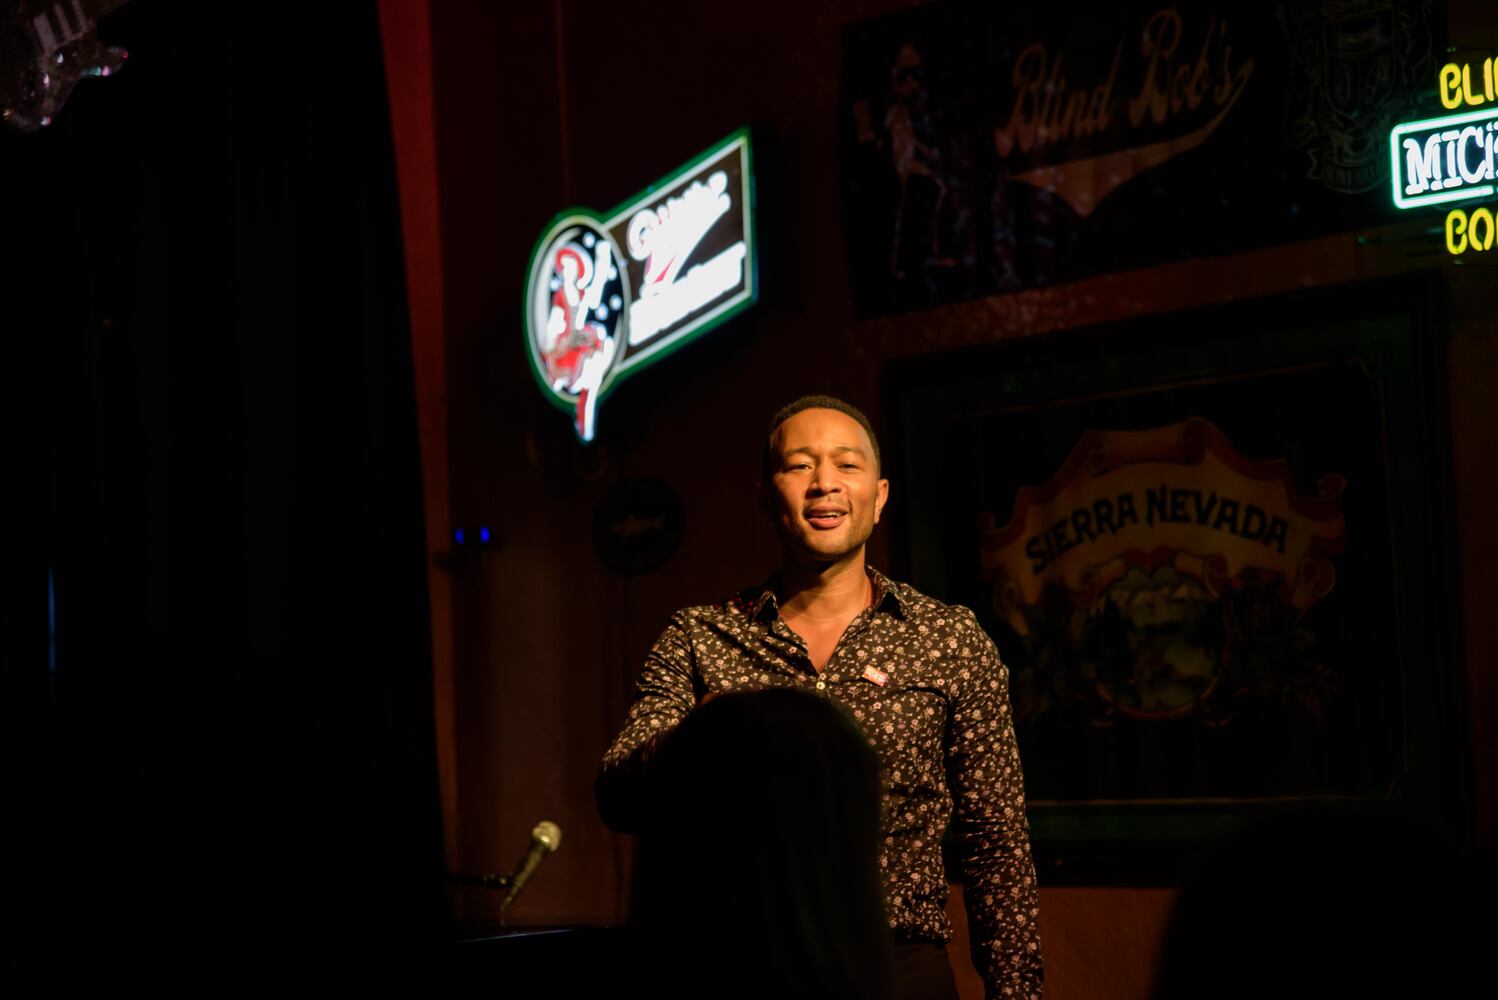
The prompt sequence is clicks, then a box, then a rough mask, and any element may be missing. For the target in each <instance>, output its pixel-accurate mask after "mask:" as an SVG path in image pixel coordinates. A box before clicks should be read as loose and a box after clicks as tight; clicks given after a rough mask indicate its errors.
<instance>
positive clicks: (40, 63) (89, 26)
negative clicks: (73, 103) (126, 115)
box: [0, 0, 127, 132]
mask: <svg viewBox="0 0 1498 1000" xmlns="http://www.w3.org/2000/svg"><path fill="white" fill-rule="evenodd" d="M125 3H126V0H11V3H9V4H7V6H8V7H9V8H10V10H11V11H12V13H11V14H10V15H9V17H7V18H6V19H5V20H4V22H3V23H0V121H3V122H4V123H5V124H7V125H9V126H11V127H12V128H17V129H20V130H21V131H22V132H34V131H36V130H37V129H39V128H43V127H45V126H47V125H50V124H51V123H52V119H54V118H56V117H57V112H58V111H59V110H60V109H61V108H62V106H63V103H64V102H65V101H67V99H68V96H69V95H70V94H72V92H73V87H74V86H75V85H76V84H77V83H78V81H79V80H82V79H84V78H85V77H90V76H109V75H111V74H113V73H118V72H119V71H120V68H121V67H122V66H124V65H125V59H126V57H127V54H126V52H125V50H124V49H121V48H115V47H113V46H110V45H105V44H104V43H103V42H102V41H101V40H100V39H99V34H98V32H97V31H95V26H96V25H97V23H98V21H99V18H101V17H103V16H104V15H106V14H108V13H110V12H111V11H113V10H115V9H116V8H118V7H121V6H123V5H124V4H125Z"/></svg>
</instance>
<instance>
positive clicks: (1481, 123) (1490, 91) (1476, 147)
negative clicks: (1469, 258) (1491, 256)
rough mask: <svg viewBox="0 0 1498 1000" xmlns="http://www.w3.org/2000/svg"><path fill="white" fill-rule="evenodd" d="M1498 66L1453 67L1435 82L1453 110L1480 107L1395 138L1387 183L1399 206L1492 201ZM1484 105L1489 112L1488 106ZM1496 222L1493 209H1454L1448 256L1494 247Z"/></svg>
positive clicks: (1496, 175) (1403, 129) (1497, 160)
mask: <svg viewBox="0 0 1498 1000" xmlns="http://www.w3.org/2000/svg"><path fill="white" fill-rule="evenodd" d="M1493 63H1494V61H1493V59H1491V58H1489V59H1486V60H1484V61H1483V63H1482V66H1481V69H1480V76H1479V77H1478V79H1477V81H1476V83H1475V84H1474V82H1473V75H1474V74H1473V67H1472V66H1471V65H1462V66H1458V65H1457V64H1456V63H1447V64H1446V65H1445V66H1442V67H1441V71H1440V73H1439V74H1438V75H1437V83H1438V87H1439V90H1440V95H1441V104H1442V105H1443V106H1444V107H1445V108H1446V109H1447V110H1452V111H1454V110H1456V109H1458V108H1482V110H1478V111H1463V112H1461V113H1460V114H1454V115H1445V116H1443V117H1440V118H1428V119H1425V120H1423V121H1416V122H1406V123H1405V124H1403V125H1396V126H1394V128H1393V130H1392V131H1390V133H1389V156H1390V171H1389V176H1390V179H1391V182H1392V184H1393V188H1394V190H1393V194H1394V205H1395V206H1396V207H1398V208H1422V207H1424V206H1427V205H1442V204H1448V203H1451V202H1457V201H1471V200H1475V199H1479V198H1488V197H1491V196H1492V195H1493V193H1494V192H1495V191H1498V102H1495V96H1498V95H1495V80H1494V65H1493ZM1484 105H1486V107H1483V106H1484ZM1494 222H1495V220H1494V216H1493V212H1492V210H1491V209H1489V208H1488V207H1487V206H1482V207H1480V208H1477V209H1476V210H1474V211H1472V212H1470V213H1469V212H1468V211H1467V210H1466V209H1462V208H1455V209H1452V210H1451V211H1449V212H1448V213H1447V215H1446V249H1447V250H1449V251H1450V252H1451V253H1452V254H1461V253H1465V252H1466V251H1467V250H1469V249H1470V250H1477V251H1481V250H1487V249H1490V248H1491V247H1492V246H1493V242H1494V236H1495V225H1494Z"/></svg>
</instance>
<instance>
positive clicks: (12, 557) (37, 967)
mask: <svg viewBox="0 0 1498 1000" xmlns="http://www.w3.org/2000/svg"><path fill="white" fill-rule="evenodd" d="M100 33H101V34H102V35H103V36H104V38H105V39H106V40H107V41H109V42H111V43H113V44H119V45H123V46H125V47H126V48H127V49H128V50H129V55H130V58H129V61H128V63H127V65H126V67H125V69H124V70H123V72H121V73H120V74H118V75H116V76H114V77H111V78H109V79H103V80H86V81H84V82H83V83H81V84H80V85H79V87H78V88H77V90H76V92H75V93H74V95H73V98H72V99H71V101H70V102H69V103H68V104H67V106H66V107H64V108H63V109H62V112H61V114H60V115H59V116H58V118H57V120H56V122H55V123H54V124H53V125H52V126H51V127H50V128H49V129H46V130H44V131H42V132H39V133H35V134H18V133H8V132H7V133H4V134H0V177H3V178H4V180H5V208H4V210H3V213H0V218H3V223H0V244H3V250H0V254H3V256H0V263H3V278H0V282H3V284H0V289H3V301H0V310H3V311H0V418H3V426H0V460H3V463H4V464H3V467H0V518H3V522H0V586H3V590H0V656H3V663H0V685H3V687H0V695H3V697H4V707H3V709H0V710H3V712H4V720H3V721H4V741H5V747H4V753H5V756H4V759H5V769H4V776H5V778H4V781H5V784H4V790H3V794H4V801H3V804H0V812H3V813H4V814H5V815H6V817H7V818H6V820H5V822H4V823H3V824H0V826H3V833H0V837H3V838H4V839H3V842H0V847H3V858H0V864H3V874H4V878H5V883H6V884H5V885H4V886H3V888H0V909H3V913H4V925H3V927H0V933H3V950H0V980H3V981H6V982H8V983H12V984H21V985H22V993H23V994H26V995H50V994H57V995H77V994H80V993H82V991H83V990H84V989H94V988H97V989H100V990H107V991H108V992H109V993H111V994H117V993H119V992H121V991H122V990H123V991H124V992H126V993H130V992H134V991H135V988H140V989H148V990H151V991H152V992H155V993H161V992H172V991H176V990H182V991H191V992H198V993H201V994H202V995H217V994H219V993H222V992H237V991H239V990H241V989H246V988H256V989H257V990H258V989H259V988H262V987H271V986H275V985H277V984H281V985H285V986H292V985H294V984H298V983H301V984H305V983H306V982H308V978H307V977H309V976H314V977H318V979H319V980H322V981H326V982H327V983H328V984H330V985H331V984H332V983H335V982H344V983H347V982H350V981H360V980H362V981H365V982H368V983H375V982H380V983H387V984H388V983H389V981H390V976H392V975H396V974H402V975H404V974H406V973H412V972H417V973H418V974H419V971H420V970H419V967H420V965H421V963H422V962H424V961H426V958H427V950H426V946H427V945H429V944H430V943H432V942H434V941H436V940H437V939H439V938H440V936H441V935H442V934H443V933H444V930H445V928H444V923H443V922H444V914H445V904H444V895H443V889H442V884H441V857H440V852H441V836H440V815H439V809H438V798H437V782H436V768H435V757H434V750H433V738H432V700H431V662H430V643H429V634H428V619H427V605H426V576H425V547H424V542H423V537H422V517H421V493H420V477H419V466H418V452H417V437H416V426H415V407H414V401H413V390H412V377H411V352H410V333H409V328H408V323H407V312H406V306H405V296H404V288H405V286H404V278H403V272H402V258H401V246H400V230H399V214H398V206H397V196H396V186H395V177H394V165H393V158H392V151H391V138H390V126H389V118H388V113H387V108H386V102H385V89H384V76H383V70H382V62H381V53H380V44H379V36H378V25H377V18H376V11H375V7H374V4H373V3H348V2H344V3H317V4H302V3H267V2H258V3H253V4H249V3H226V4H217V3H213V4H206V3H193V2H169V0H135V2H133V3H130V4H127V5H126V6H125V7H123V8H122V9H121V10H120V11H118V12H117V13H115V14H113V15H111V16H109V17H108V18H106V19H105V20H104V21H103V22H102V24H101V25H100ZM293 969H295V970H296V972H295V974H294V975H293V974H292V970H293ZM7 992H9V988H7ZM11 995H16V994H11Z"/></svg>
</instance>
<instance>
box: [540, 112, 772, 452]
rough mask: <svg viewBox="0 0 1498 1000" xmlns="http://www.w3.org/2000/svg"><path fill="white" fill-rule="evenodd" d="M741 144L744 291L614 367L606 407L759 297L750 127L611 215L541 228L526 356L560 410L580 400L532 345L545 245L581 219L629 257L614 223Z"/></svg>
mask: <svg viewBox="0 0 1498 1000" xmlns="http://www.w3.org/2000/svg"><path fill="white" fill-rule="evenodd" d="M740 144H742V146H743V161H744V166H743V171H742V173H741V176H740V178H739V181H740V184H741V191H740V196H741V197H742V198H743V201H742V205H743V207H742V208H741V209H740V211H741V212H744V213H745V214H746V221H745V224H744V259H745V267H746V269H747V273H748V281H747V282H746V283H745V289H744V291H742V292H740V293H739V294H738V295H736V296H734V297H733V298H730V299H728V300H727V301H725V302H721V303H719V304H718V305H717V306H716V307H714V309H713V310H712V311H711V312H708V313H705V314H703V315H701V316H698V317H696V318H695V319H693V320H691V321H689V322H688V323H686V324H685V325H683V326H682V327H680V328H678V329H676V330H674V331H672V332H671V333H670V334H669V335H668V336H666V337H664V338H662V339H661V340H660V342H659V343H653V344H650V345H647V346H646V347H644V348H642V349H641V350H640V352H639V353H638V354H637V355H636V356H635V357H634V358H630V359H626V360H624V361H621V362H619V363H618V364H616V365H615V366H614V367H613V368H611V369H609V373H608V375H606V376H604V379H603V381H602V382H601V383H599V386H598V395H597V399H596V401H595V403H594V405H595V407H601V406H602V405H603V400H604V397H605V396H606V395H607V394H608V392H609V390H610V389H612V388H613V386H614V385H615V384H616V383H618V382H621V381H623V380H624V379H625V378H627V377H628V376H629V375H632V374H634V373H636V372H640V371H644V370H645V369H646V368H648V367H650V366H651V365H653V364H655V363H657V362H658V361H661V360H663V359H664V358H667V357H669V356H670V355H672V354H674V353H675V352H676V351H678V350H680V349H681V348H683V347H685V346H686V345H687V344H688V343H689V342H690V341H693V340H695V339H697V338H698V337H700V336H702V335H703V334H705V333H707V332H708V331H709V330H712V329H713V328H714V327H718V326H721V325H722V324H724V323H726V322H728V321H729V320H730V319H733V318H734V317H735V316H737V315H738V314H739V313H741V312H743V311H744V310H746V309H748V308H749V307H750V306H752V305H754V304H755V303H756V302H758V301H759V257H758V255H757V254H756V253H755V249H756V247H755V244H756V242H757V236H758V233H757V232H756V222H757V218H756V217H757V215H758V212H757V205H756V204H755V187H754V145H753V142H752V141H751V139H750V129H749V127H748V126H747V125H746V126H744V127H742V128H739V129H737V130H735V131H733V132H731V133H729V134H728V135H727V136H726V137H724V138H723V139H722V140H720V141H719V142H717V143H714V144H713V145H712V146H711V147H709V148H708V149H707V150H706V151H705V152H703V153H700V154H699V155H697V156H696V157H694V158H693V159H691V160H689V161H688V162H687V163H686V164H684V165H682V166H680V167H677V168H676V169H675V170H672V171H671V172H670V173H668V174H665V175H664V176H662V177H660V178H659V179H658V180H656V181H655V182H653V183H651V184H648V185H646V186H645V187H644V188H642V189H641V190H640V191H638V192H636V193H635V194H633V195H631V196H630V197H629V198H626V199H625V200H624V201H622V202H620V203H619V204H618V205H616V206H615V207H614V209H613V210H612V212H611V214H610V216H609V217H608V218H607V219H605V218H604V217H603V216H602V215H600V214H599V213H597V212H594V211H592V210H591V209H587V208H581V207H574V208H568V209H564V210H563V211H561V212H559V213H557V214H556V215H555V216H553V217H552V219H551V221H550V222H548V223H547V224H546V226H545V228H544V229H542V230H541V236H540V238H538V239H537V240H536V242H535V243H534V244H532V246H531V253H530V258H529V260H528V261H527V263H526V268H525V291H524V294H522V295H521V297H520V310H521V314H522V316H521V328H522V329H523V330H524V332H525V359H526V363H527V365H528V366H529V367H530V370H531V376H532V378H534V379H535V382H536V385H537V386H538V387H539V388H540V389H541V394H542V395H543V396H545V397H546V399H547V401H548V402H550V403H551V404H552V405H553V406H555V407H556V408H557V409H559V410H562V411H563V412H568V413H573V414H575V413H576V412H577V404H576V402H575V401H574V400H571V399H568V398H567V397H565V396H561V395H558V394H557V393H556V392H554V391H553V390H552V388H551V386H550V385H549V384H547V382H546V377H545V375H544V374H543V373H542V371H541V369H540V366H539V365H537V363H536V357H535V351H534V350H532V347H531V345H532V344H533V343H534V342H535V330H534V328H533V327H532V325H531V311H532V310H531V290H532V289H533V288H534V287H535V283H536V277H537V276H536V261H537V258H538V257H539V256H540V253H541V250H542V248H543V247H545V246H547V245H549V244H550V242H551V241H552V240H553V239H555V238H556V235H557V234H558V233H559V232H561V231H562V230H564V229H566V228H567V227H568V226H574V225H578V224H579V223H591V224H593V225H596V226H598V227H599V228H600V229H602V230H603V232H604V234H605V235H606V236H608V239H609V242H610V243H611V244H613V248H614V250H615V251H616V252H618V254H619V259H620V260H623V259H624V253H623V251H622V250H620V248H619V245H618V244H617V243H615V242H614V238H613V236H612V235H609V230H611V229H613V227H614V226H616V225H617V224H618V223H619V222H620V221H622V220H623V219H625V218H626V217H628V216H630V215H632V214H634V213H635V212H637V211H639V210H640V208H641V207H643V206H644V205H646V204H649V203H650V202H651V201H654V200H655V199H656V198H657V197H659V194H658V192H660V191H661V190H662V189H666V188H671V187H674V186H676V185H677V184H680V183H681V181H682V180H683V179H684V178H685V177H687V176H690V175H691V174H692V173H694V172H696V171H697V170H699V169H700V168H701V167H702V166H703V165H704V164H706V163H709V162H711V161H713V160H715V159H718V158H720V157H722V156H724V155H725V154H727V153H729V152H731V151H733V149H734V148H735V147H736V146H738V145H740ZM624 293H625V300H626V301H625V306H624V309H625V316H626V319H627V317H628V315H629V309H630V307H631V306H632V305H633V304H634V303H633V300H632V295H631V292H630V288H629V286H628V284H627V283H626V285H625V288H624ZM627 348H628V337H627V336H626V338H625V343H624V344H622V345H621V346H620V350H625V349H627ZM579 440H581V439H579Z"/></svg>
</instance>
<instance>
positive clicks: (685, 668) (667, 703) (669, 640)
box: [593, 612, 697, 833]
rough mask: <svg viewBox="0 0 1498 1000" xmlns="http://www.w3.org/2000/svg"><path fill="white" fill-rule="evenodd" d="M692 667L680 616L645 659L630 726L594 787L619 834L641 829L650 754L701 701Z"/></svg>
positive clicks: (628, 718) (607, 818) (623, 731)
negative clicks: (698, 698) (697, 695)
mask: <svg viewBox="0 0 1498 1000" xmlns="http://www.w3.org/2000/svg"><path fill="white" fill-rule="evenodd" d="M692 663H693V661H692V642H691V637H690V635H689V634H688V631H687V620H686V616H685V613H684V612H678V613H677V614H675V615H673V616H672V618H671V623H670V624H669V625H668V626H667V627H666V630H665V631H664V632H662V633H661V636H660V638H659V639H657V640H656V641H655V645H654V646H652V647H651V648H650V652H649V653H648V654H647V655H646V657H645V669H644V670H642V671H641V672H640V680H639V683H638V685H637V686H636V689H635V700H634V703H633V704H632V705H630V707H629V714H628V716H626V717H625V720H624V728H623V729H621V730H620V731H619V735H618V736H616V737H615V738H614V742H613V745H611V746H610V747H609V749H608V752H607V753H605V754H604V755H603V763H602V764H601V765H600V767H599V769H598V778H597V780H596V781H595V782H594V784H593V796H594V799H595V800H596V801H597V803H598V814H599V815H600V816H601V817H602V818H603V821H604V823H605V824H606V825H607V826H608V827H609V829H611V830H613V831H615V832H616V833H634V832H636V831H637V830H639V828H640V819H641V817H642V816H643V815H644V810H645V809H646V808H647V806H646V800H647V798H648V795H649V789H648V785H647V781H648V777H649V775H648V766H647V765H648V763H649V760H650V756H651V754H652V753H653V752H654V751H655V748H656V747H657V746H658V745H659V744H660V741H661V739H662V738H663V737H664V736H665V735H666V734H667V733H669V732H670V731H671V730H672V729H674V728H676V725H677V724H678V723H679V722H681V720H682V719H685V718H686V717H687V714H688V713H689V712H691V711H692V709H693V707H695V705H696V703H697V697H696V690H695V687H694V684H693V681H692Z"/></svg>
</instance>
